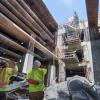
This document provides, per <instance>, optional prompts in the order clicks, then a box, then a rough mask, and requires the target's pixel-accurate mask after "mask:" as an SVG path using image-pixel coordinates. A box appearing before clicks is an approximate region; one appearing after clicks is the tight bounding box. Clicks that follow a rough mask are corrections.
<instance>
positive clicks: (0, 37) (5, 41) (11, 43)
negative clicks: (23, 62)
mask: <svg viewBox="0 0 100 100" xmlns="http://www.w3.org/2000/svg"><path fill="white" fill-rule="evenodd" d="M2 34H3V33H1V32H0V44H1V43H2V44H3V45H6V46H9V47H11V48H13V49H15V50H18V51H21V52H23V53H26V52H27V49H26V48H24V47H23V46H21V45H19V44H18V43H16V42H14V41H13V40H11V39H10V38H7V37H6V36H4V35H2Z"/></svg>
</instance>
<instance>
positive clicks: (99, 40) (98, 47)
mask: <svg viewBox="0 0 100 100" xmlns="http://www.w3.org/2000/svg"><path fill="white" fill-rule="evenodd" d="M90 40H91V52H92V53H91V55H92V64H93V72H94V81H95V83H99V84H100V35H99V33H98V31H97V29H96V28H95V27H92V28H90Z"/></svg>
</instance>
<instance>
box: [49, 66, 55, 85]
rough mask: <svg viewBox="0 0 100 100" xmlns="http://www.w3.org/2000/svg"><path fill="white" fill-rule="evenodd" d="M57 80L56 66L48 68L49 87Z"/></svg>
mask: <svg viewBox="0 0 100 100" xmlns="http://www.w3.org/2000/svg"><path fill="white" fill-rule="evenodd" d="M55 79H56V69H55V66H54V65H50V66H48V85H50V84H51V83H52V82H53V81H54V80H55Z"/></svg>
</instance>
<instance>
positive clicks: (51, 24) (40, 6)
mask: <svg viewBox="0 0 100 100" xmlns="http://www.w3.org/2000/svg"><path fill="white" fill-rule="evenodd" d="M24 1H25V2H27V4H29V5H30V7H31V9H32V10H33V11H34V12H35V13H36V14H37V15H38V17H39V18H40V19H41V20H42V22H43V23H44V24H45V25H46V26H47V27H48V28H49V29H50V30H52V31H56V29H57V27H58V24H57V23H56V21H55V20H54V18H53V17H52V15H51V14H50V12H49V10H48V8H47V7H46V5H45V4H44V3H43V1H42V0H24ZM45 20H47V21H48V23H47V22H46V21H45Z"/></svg>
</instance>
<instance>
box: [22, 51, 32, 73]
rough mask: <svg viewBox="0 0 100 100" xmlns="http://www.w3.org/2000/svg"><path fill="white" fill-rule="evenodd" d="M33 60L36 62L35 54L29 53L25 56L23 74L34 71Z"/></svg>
mask: <svg viewBox="0 0 100 100" xmlns="http://www.w3.org/2000/svg"><path fill="white" fill-rule="evenodd" d="M33 60H34V56H33V54H31V53H28V52H27V53H26V56H25V61H24V65H23V71H22V72H23V73H28V72H29V71H31V70H32V67H33Z"/></svg>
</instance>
